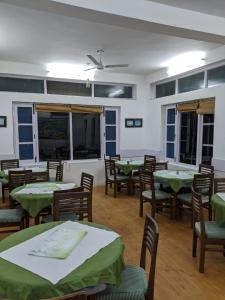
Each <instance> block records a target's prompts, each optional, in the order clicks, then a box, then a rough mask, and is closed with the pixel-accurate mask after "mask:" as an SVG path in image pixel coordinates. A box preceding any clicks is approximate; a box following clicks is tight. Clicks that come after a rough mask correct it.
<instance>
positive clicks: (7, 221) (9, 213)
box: [0, 208, 25, 232]
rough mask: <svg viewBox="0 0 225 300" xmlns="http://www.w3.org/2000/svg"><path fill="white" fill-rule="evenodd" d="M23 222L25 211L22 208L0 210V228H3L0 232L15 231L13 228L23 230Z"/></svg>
mask: <svg viewBox="0 0 225 300" xmlns="http://www.w3.org/2000/svg"><path fill="white" fill-rule="evenodd" d="M24 220H25V211H24V210H23V209H22V208H11V209H4V208H3V209H0V228H1V229H2V228H4V229H3V230H1V232H12V231H15V228H14V227H19V230H22V229H24ZM6 228H7V229H6ZM8 228H10V229H9V230H8Z"/></svg>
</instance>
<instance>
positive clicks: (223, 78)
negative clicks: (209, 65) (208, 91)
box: [207, 66, 225, 86]
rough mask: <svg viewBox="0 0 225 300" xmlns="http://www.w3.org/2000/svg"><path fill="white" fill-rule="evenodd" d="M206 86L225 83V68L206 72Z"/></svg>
mask: <svg viewBox="0 0 225 300" xmlns="http://www.w3.org/2000/svg"><path fill="white" fill-rule="evenodd" d="M207 75H208V76H207V78H208V86H214V85H218V84H222V83H225V66H221V67H218V68H215V69H211V70H208V73H207Z"/></svg>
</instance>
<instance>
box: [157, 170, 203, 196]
mask: <svg viewBox="0 0 225 300" xmlns="http://www.w3.org/2000/svg"><path fill="white" fill-rule="evenodd" d="M195 174H198V173H197V172H194V171H176V170H160V171H156V172H154V177H155V179H156V180H157V181H158V182H160V183H166V184H169V186H170V187H171V188H172V189H173V191H174V192H175V193H177V192H179V190H180V189H181V188H182V187H183V186H185V185H188V184H190V185H191V184H192V181H193V178H194V175H195Z"/></svg>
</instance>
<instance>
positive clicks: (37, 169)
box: [0, 167, 47, 179]
mask: <svg viewBox="0 0 225 300" xmlns="http://www.w3.org/2000/svg"><path fill="white" fill-rule="evenodd" d="M24 170H31V171H32V172H47V169H46V168H41V167H33V168H32V167H31V168H30V167H24V168H23V167H20V168H14V169H9V170H2V171H0V177H1V178H5V179H8V176H9V171H24Z"/></svg>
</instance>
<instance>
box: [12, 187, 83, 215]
mask: <svg viewBox="0 0 225 300" xmlns="http://www.w3.org/2000/svg"><path fill="white" fill-rule="evenodd" d="M77 186H78V185H76V184H74V186H73V187H77ZM28 189H37V193H32V190H30V192H29V190H28ZM57 190H60V188H59V187H58V186H57V183H56V182H42V183H31V184H26V185H24V186H20V187H18V188H15V189H14V190H13V191H12V192H11V193H10V196H11V197H12V198H13V199H14V200H16V201H17V202H19V203H20V205H21V206H22V207H23V208H24V209H25V210H26V211H27V212H28V213H29V214H30V216H31V217H33V218H35V217H36V216H37V215H38V214H39V213H40V211H41V210H42V209H43V208H45V207H48V206H49V205H51V203H52V201H53V192H54V191H57ZM18 192H19V193H18Z"/></svg>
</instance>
